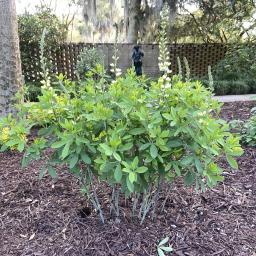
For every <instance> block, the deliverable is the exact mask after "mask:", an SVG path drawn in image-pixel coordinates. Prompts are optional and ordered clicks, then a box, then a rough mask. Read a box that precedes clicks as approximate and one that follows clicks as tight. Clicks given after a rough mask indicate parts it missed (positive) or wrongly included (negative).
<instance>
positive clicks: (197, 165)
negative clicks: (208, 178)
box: [195, 158, 204, 174]
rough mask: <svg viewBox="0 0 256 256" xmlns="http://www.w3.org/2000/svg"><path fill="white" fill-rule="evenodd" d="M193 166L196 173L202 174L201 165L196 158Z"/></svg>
mask: <svg viewBox="0 0 256 256" xmlns="http://www.w3.org/2000/svg"><path fill="white" fill-rule="evenodd" d="M195 166H196V169H197V171H198V172H199V173H200V174H202V173H203V171H204V170H203V167H202V164H201V162H200V160H199V159H198V158H196V159H195Z"/></svg>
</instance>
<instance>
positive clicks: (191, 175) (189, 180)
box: [184, 171, 195, 186]
mask: <svg viewBox="0 0 256 256" xmlns="http://www.w3.org/2000/svg"><path fill="white" fill-rule="evenodd" d="M194 181H195V173H194V172H192V171H188V172H187V174H186V176H185V177H184V183H185V185H186V186H191V185H192V184H193V183H194Z"/></svg>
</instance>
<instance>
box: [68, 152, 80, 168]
mask: <svg viewBox="0 0 256 256" xmlns="http://www.w3.org/2000/svg"><path fill="white" fill-rule="evenodd" d="M77 162H78V155H77V154H74V155H73V156H72V157H71V159H70V161H69V168H70V169H72V168H74V167H75V165H76V164H77Z"/></svg>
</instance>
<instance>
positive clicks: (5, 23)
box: [0, 0, 22, 117]
mask: <svg viewBox="0 0 256 256" xmlns="http://www.w3.org/2000/svg"><path fill="white" fill-rule="evenodd" d="M20 89H22V73H21V60H20V48H19V37H18V24H17V16H16V5H15V0H0V116H1V117H2V116H6V115H8V114H9V113H15V107H14V104H15V102H16V101H15V99H14V96H15V94H16V93H17V92H18V91H19V90H20Z"/></svg>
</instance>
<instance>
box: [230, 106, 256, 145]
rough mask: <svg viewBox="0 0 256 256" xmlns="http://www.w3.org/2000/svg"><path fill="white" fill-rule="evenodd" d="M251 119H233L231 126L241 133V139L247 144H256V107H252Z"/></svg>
mask: <svg viewBox="0 0 256 256" xmlns="http://www.w3.org/2000/svg"><path fill="white" fill-rule="evenodd" d="M251 114H252V115H251V117H250V119H249V120H246V121H241V120H233V121H232V122H230V127H231V129H232V130H233V131H235V132H237V133H240V135H241V141H242V142H243V143H245V144H247V145H250V146H253V147H255V146H256V108H255V107H254V108H252V109H251Z"/></svg>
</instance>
